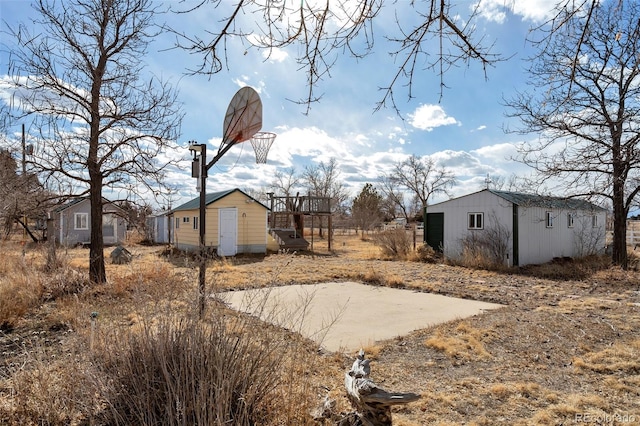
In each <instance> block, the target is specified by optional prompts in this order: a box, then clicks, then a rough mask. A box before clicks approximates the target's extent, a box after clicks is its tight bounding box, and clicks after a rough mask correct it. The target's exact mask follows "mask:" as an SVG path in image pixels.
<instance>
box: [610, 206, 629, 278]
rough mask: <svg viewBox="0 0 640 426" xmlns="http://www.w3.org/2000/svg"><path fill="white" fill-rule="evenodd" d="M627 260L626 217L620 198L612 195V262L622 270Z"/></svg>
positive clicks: (625, 266)
mask: <svg viewBox="0 0 640 426" xmlns="http://www.w3.org/2000/svg"><path fill="white" fill-rule="evenodd" d="M627 260H628V259H627V215H626V210H625V208H624V200H623V198H622V196H621V195H617V194H614V198H613V250H612V261H613V263H614V264H615V265H619V266H621V267H622V269H627V267H628V261H627Z"/></svg>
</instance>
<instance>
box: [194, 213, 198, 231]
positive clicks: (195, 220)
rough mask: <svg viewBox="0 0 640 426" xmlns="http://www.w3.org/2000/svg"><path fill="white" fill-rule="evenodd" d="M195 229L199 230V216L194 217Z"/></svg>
mask: <svg viewBox="0 0 640 426" xmlns="http://www.w3.org/2000/svg"><path fill="white" fill-rule="evenodd" d="M193 229H198V216H194V217H193Z"/></svg>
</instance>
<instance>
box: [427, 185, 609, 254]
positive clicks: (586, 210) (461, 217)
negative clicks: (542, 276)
mask: <svg viewBox="0 0 640 426" xmlns="http://www.w3.org/2000/svg"><path fill="white" fill-rule="evenodd" d="M426 213H427V218H426V219H427V226H426V227H425V242H427V243H428V244H429V245H431V246H432V247H433V248H434V249H436V250H440V251H442V252H443V253H444V255H445V256H446V257H449V258H452V259H459V258H460V257H461V256H462V253H463V242H464V241H465V240H466V239H467V238H468V237H469V236H471V235H473V233H476V234H475V235H477V236H479V235H482V234H481V233H483V232H486V231H487V230H488V229H496V228H498V227H499V228H501V229H503V230H504V231H505V233H506V237H505V238H506V239H508V241H507V242H506V243H507V244H506V246H507V251H506V253H505V258H504V259H503V262H504V264H506V265H527V264H541V263H546V262H548V261H550V260H552V259H553V258H556V257H580V256H584V255H586V254H592V253H602V252H603V251H604V248H605V224H606V210H605V209H603V208H601V207H598V206H596V205H594V204H592V203H589V202H586V201H583V200H578V199H565V198H559V197H544V196H537V195H530V194H522V193H516V192H507V191H496V190H489V189H485V190H483V191H479V192H476V193H473V194H469V195H465V196H462V197H459V198H455V199H452V200H448V201H444V202H442V203H438V204H433V205H430V206H428V207H427V211H426ZM430 219H431V220H430ZM434 219H436V220H434ZM479 221H480V222H481V224H480V226H478V222H479ZM430 222H431V223H434V224H435V225H434V226H435V227H436V228H435V229H429V225H428V224H429V223H430ZM440 222H442V224H440ZM440 232H441V236H437V237H435V238H431V240H430V237H429V233H432V234H438V233H440ZM438 240H441V243H440V244H441V246H437V244H438V243H437V241H438Z"/></svg>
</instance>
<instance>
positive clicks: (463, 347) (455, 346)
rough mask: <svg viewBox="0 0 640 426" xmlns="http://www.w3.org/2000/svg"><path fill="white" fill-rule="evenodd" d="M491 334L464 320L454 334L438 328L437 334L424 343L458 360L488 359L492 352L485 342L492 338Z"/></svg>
mask: <svg viewBox="0 0 640 426" xmlns="http://www.w3.org/2000/svg"><path fill="white" fill-rule="evenodd" d="M491 335H492V332H491V331H489V330H480V329H477V328H474V327H473V326H472V325H470V324H469V323H467V322H464V321H463V322H460V324H458V326H457V327H456V328H455V329H454V334H453V335H451V334H445V333H444V332H443V331H441V330H436V332H435V335H434V336H432V337H430V338H428V339H427V340H426V341H425V342H424V344H425V345H426V346H427V347H430V348H434V349H437V350H439V351H442V352H444V353H445V354H447V356H449V357H451V358H455V359H457V360H474V361H477V360H486V359H490V358H491V354H490V353H489V352H488V351H487V349H486V347H485V345H484V342H485V341H488V340H489V339H491Z"/></svg>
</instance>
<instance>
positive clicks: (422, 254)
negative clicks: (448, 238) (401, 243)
mask: <svg viewBox="0 0 640 426" xmlns="http://www.w3.org/2000/svg"><path fill="white" fill-rule="evenodd" d="M415 260H416V261H418V262H424V263H438V262H440V261H442V254H441V253H438V252H436V251H435V250H434V249H433V248H432V247H431V246H430V245H428V244H422V245H419V246H418V248H417V249H416V252H415Z"/></svg>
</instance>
